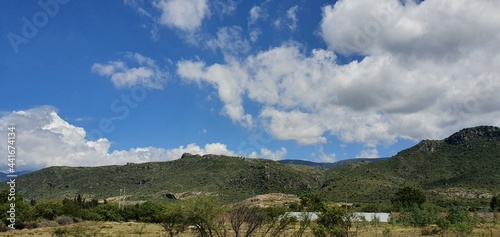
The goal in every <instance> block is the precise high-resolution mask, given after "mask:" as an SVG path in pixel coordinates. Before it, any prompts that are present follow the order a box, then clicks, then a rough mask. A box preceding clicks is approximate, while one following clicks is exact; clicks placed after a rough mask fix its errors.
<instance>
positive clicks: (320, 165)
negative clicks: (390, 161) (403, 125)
mask: <svg viewBox="0 0 500 237" xmlns="http://www.w3.org/2000/svg"><path fill="white" fill-rule="evenodd" d="M385 159H387V158H355V159H347V160H341V161H337V162H333V163H326V162H312V161H307V160H279V161H278V163H280V164H286V165H306V166H312V167H318V168H335V167H339V166H342V165H347V164H349V163H354V162H366V163H371V162H378V161H382V160H385Z"/></svg>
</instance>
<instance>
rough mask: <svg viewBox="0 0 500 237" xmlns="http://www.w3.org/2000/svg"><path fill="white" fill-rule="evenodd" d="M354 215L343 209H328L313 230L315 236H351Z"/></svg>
mask: <svg viewBox="0 0 500 237" xmlns="http://www.w3.org/2000/svg"><path fill="white" fill-rule="evenodd" d="M353 220H354V214H353V213H352V212H349V211H347V210H345V209H343V208H339V207H334V208H326V210H325V211H324V212H322V213H320V214H319V216H318V219H317V220H316V223H317V225H318V226H317V227H315V228H313V233H314V235H315V236H335V237H341V236H351V233H350V229H351V227H352V222H353Z"/></svg>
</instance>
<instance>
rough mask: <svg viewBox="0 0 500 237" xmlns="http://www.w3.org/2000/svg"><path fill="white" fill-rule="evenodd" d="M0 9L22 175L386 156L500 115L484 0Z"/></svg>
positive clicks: (493, 32) (7, 115) (5, 83)
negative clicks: (155, 164)
mask: <svg viewBox="0 0 500 237" xmlns="http://www.w3.org/2000/svg"><path fill="white" fill-rule="evenodd" d="M0 5H1V7H0V36H1V37H0V87H1V88H2V93H1V94H0V101H2V103H1V104H0V111H1V114H0V116H1V118H0V125H1V126H2V127H1V128H0V132H1V134H3V133H5V132H6V127H7V126H8V125H12V124H14V125H16V126H17V127H18V143H17V145H18V149H19V152H20V153H19V159H18V163H19V165H18V166H19V167H18V168H20V169H38V168H43V167H46V166H51V165H74V166H77V165H104V164H123V163H126V162H145V161H162V160H172V159H176V158H179V156H180V154H182V153H183V152H192V153H201V154H206V153H218V154H228V155H238V156H239V155H242V156H248V157H262V158H268V159H274V160H277V159H305V160H311V161H324V162H332V161H338V160H342V159H347V158H355V157H388V156H392V155H395V154H396V153H397V152H398V151H400V150H402V149H405V148H407V147H410V146H412V145H414V144H416V143H417V142H418V141H420V140H422V139H442V138H444V137H446V136H448V135H450V134H451V133H453V132H455V131H457V130H459V129H461V128H463V127H470V126H476V125H483V124H487V125H497V126H498V125H499V124H500V120H499V119H498V118H500V117H499V115H500V103H498V102H500V101H499V100H500V99H499V98H500V97H499V96H498V95H497V92H496V91H498V90H497V89H498V88H499V87H500V82H499V80H498V76H499V75H500V72H499V68H500V56H499V55H498V53H497V52H500V50H499V48H500V47H499V45H498V43H497V42H498V40H499V39H500V30H499V29H500V23H498V22H500V20H499V19H497V18H499V17H498V16H497V15H498V14H496V13H497V12H498V10H499V9H500V6H499V4H498V3H497V2H495V1H483V2H479V3H474V4H472V3H470V2H467V1H464V0H459V1H453V2H452V1H436V0H428V1H424V2H422V3H420V2H413V1H398V0H382V1H377V2H376V3H375V2H373V1H368V0H343V1H338V2H336V1H273V0H266V1H241V0H216V1H209V0H155V1H142V0H124V1H119V0H114V1H76V0H41V1H38V2H35V1H5V0H1V1H0ZM464 13H467V14H464ZM2 149H3V150H2ZM0 151H2V152H4V151H5V147H2V148H0ZM3 167H6V166H2V165H0V168H2V169H3Z"/></svg>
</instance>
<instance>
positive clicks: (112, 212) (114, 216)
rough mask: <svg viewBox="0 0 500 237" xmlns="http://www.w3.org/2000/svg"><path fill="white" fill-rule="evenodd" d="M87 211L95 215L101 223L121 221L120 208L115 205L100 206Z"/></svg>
mask: <svg viewBox="0 0 500 237" xmlns="http://www.w3.org/2000/svg"><path fill="white" fill-rule="evenodd" d="M89 210H90V211H92V212H94V213H97V214H98V215H99V216H100V217H101V220H103V221H122V217H121V215H120V208H119V207H118V205H116V204H101V205H98V206H97V207H94V208H92V209H89Z"/></svg>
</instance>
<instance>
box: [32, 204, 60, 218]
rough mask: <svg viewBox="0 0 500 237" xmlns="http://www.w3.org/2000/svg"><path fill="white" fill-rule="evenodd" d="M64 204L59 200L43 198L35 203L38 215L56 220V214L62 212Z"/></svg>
mask: <svg viewBox="0 0 500 237" xmlns="http://www.w3.org/2000/svg"><path fill="white" fill-rule="evenodd" d="M62 209H63V205H62V203H61V202H60V201H57V200H43V201H39V202H37V203H36V205H35V215H36V217H41V218H45V219H47V220H54V218H55V217H56V216H59V215H61V214H62Z"/></svg>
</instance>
